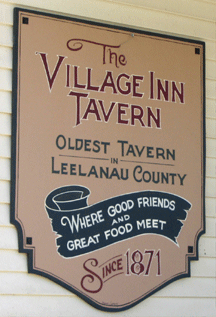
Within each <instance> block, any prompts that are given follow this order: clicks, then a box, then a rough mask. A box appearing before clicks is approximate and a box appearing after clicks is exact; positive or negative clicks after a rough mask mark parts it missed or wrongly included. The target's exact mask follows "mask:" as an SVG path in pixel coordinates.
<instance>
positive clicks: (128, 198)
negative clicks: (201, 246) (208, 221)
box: [11, 9, 205, 311]
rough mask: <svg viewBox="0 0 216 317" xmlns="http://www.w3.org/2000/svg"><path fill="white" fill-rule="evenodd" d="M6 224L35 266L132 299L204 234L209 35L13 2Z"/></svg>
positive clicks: (186, 268) (71, 284)
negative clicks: (175, 33)
mask: <svg viewBox="0 0 216 317" xmlns="http://www.w3.org/2000/svg"><path fill="white" fill-rule="evenodd" d="M14 39H15V43H14V69H13V71H14V72H13V132H12V190H11V222H12V223H13V224H15V225H16V227H17V229H18V233H19V249H20V252H26V253H28V255H29V260H28V261H29V272H31V273H36V274H39V275H42V276H45V277H48V278H50V279H51V280H53V281H55V282H57V283H59V284H60V285H62V286H63V287H65V288H67V289H68V290H70V291H72V292H74V293H75V294H77V295H78V296H80V297H81V298H83V299H84V300H85V301H87V302H89V303H90V304H91V305H93V306H94V307H96V308H99V309H101V310H105V311H121V310H125V309H128V308H130V307H132V306H134V305H135V304H137V303H139V302H140V301H142V300H143V299H145V298H147V297H148V296H150V295H151V294H153V293H155V292H156V291H157V290H159V289H161V288H163V287H164V286H166V285H168V284H169V283H171V282H174V281H175V280H177V279H179V278H182V277H186V276H190V260H197V259H198V238H199V237H200V235H201V234H203V233H204V157H205V156H204V119H203V118H204V43H203V42H200V41H194V40H188V39H181V38H177V37H171V36H165V35H160V34H154V33H148V32H145V31H142V30H132V29H129V28H124V27H117V26H110V25H105V24H100V23H94V22H89V21H83V20H82V21H81V20H78V19H74V18H73V19H72V18H68V17H61V16H55V15H51V14H45V13H39V12H33V11H28V10H23V9H15V20H14Z"/></svg>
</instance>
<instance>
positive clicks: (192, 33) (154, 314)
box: [0, 0, 216, 317]
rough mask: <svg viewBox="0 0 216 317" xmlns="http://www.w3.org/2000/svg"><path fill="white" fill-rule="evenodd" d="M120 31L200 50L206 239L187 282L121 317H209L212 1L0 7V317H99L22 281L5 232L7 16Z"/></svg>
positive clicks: (13, 242)
mask: <svg viewBox="0 0 216 317" xmlns="http://www.w3.org/2000/svg"><path fill="white" fill-rule="evenodd" d="M14 7H24V8H28V9H35V8H36V7H37V8H38V10H39V11H44V10H45V11H47V12H50V13H54V14H60V15H61V14H62V15H69V16H78V17H81V18H83V19H85V18H87V19H93V20H95V21H102V22H103V21H104V22H108V23H110V24H121V25H125V26H129V27H130V26H131V27H135V28H138V29H143V30H150V31H156V32H159V33H165V34H173V35H177V36H180V37H185V38H191V39H197V40H201V41H204V42H205V43H206V208H205V209H206V233H205V235H203V236H202V237H201V238H200V240H199V261H191V278H185V279H180V280H178V281H175V282H174V283H172V284H170V285H168V286H167V287H165V288H164V289H162V290H160V291H159V292H157V293H155V294H154V295H153V296H151V297H150V298H148V299H146V300H145V301H144V302H142V303H140V304H139V305H137V306H135V307H133V308H132V309H130V310H128V311H125V312H120V313H116V314H115V315H116V316H121V317H123V316H124V317H129V316H130V317H133V316H134V317H135V316H136V317H143V316H147V317H159V316H161V317H162V316H163V317H165V316H166V317H215V316H216V302H215V298H216V290H215V287H216V283H215V280H216V264H215V263H216V33H215V28H216V1H215V0H175V1H173V0H160V1H158V0H145V1H144V0H114V1H113V0H79V1H77V0H65V1H59V0H45V1H44V0H37V1H35V0H0V317H12V316H13V317H60V316H62V317H63V316H64V317H67V316H70V317H75V316H79V317H80V316H83V317H87V316H88V317H100V316H103V317H106V316H111V315H113V313H112V314H110V313H107V312H101V311H99V310H96V309H95V308H93V307H91V306H90V305H88V304H86V303H85V302H84V301H82V300H81V299H80V298H79V297H77V296H75V295H73V294H72V293H70V292H69V291H67V290H66V289H64V288H63V287H61V286H59V285H57V284H55V283H54V282H52V281H50V280H49V279H47V278H44V277H41V276H38V275H35V274H29V273H27V270H28V269H27V255H26V254H23V253H19V252H18V232H17V230H16V228H15V227H14V226H13V225H12V224H10V156H11V111H12V110H11V109H12V107H11V100H12V47H13V8H14Z"/></svg>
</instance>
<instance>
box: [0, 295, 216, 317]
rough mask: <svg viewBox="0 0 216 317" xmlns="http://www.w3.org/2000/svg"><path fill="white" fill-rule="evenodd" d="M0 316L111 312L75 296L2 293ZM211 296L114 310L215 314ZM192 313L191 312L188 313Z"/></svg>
mask: <svg viewBox="0 0 216 317" xmlns="http://www.w3.org/2000/svg"><path fill="white" fill-rule="evenodd" d="M0 307H1V317H7V316H16V317H28V316H31V317H48V316H57V315H56V313H57V312H59V314H58V316H61V317H71V316H75V317H80V316H88V317H95V316H98V317H110V316H113V313H112V314H110V313H107V312H101V311H98V310H96V309H95V308H93V307H90V306H89V305H88V304H86V303H85V302H84V301H82V300H81V299H79V297H76V296H29V295H28V296H16V295H15V296H13V295H11V296H2V297H0ZM214 307H215V300H214V298H193V299H191V298H181V297H179V298H171V299H170V298H156V297H150V298H148V299H146V300H145V305H143V304H140V305H138V306H136V307H133V308H131V309H130V310H128V311H126V312H121V313H115V316H121V317H122V316H124V317H137V316H147V317H155V316H158V317H164V316H167V317H173V316H176V317H192V316H197V317H215V315H214V313H212V312H214ZM191 312H193V314H191Z"/></svg>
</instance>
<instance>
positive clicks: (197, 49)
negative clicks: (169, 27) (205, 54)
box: [195, 47, 200, 55]
mask: <svg viewBox="0 0 216 317" xmlns="http://www.w3.org/2000/svg"><path fill="white" fill-rule="evenodd" d="M195 54H197V55H200V49H199V48H198V47H196V48H195Z"/></svg>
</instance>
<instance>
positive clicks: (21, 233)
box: [10, 7, 206, 312]
mask: <svg viewBox="0 0 216 317" xmlns="http://www.w3.org/2000/svg"><path fill="white" fill-rule="evenodd" d="M20 12H23V13H24V14H25V13H30V14H35V15H38V16H48V17H52V18H55V19H64V20H68V21H74V22H79V23H85V24H90V25H95V26H100V27H106V28H110V29H117V30H122V31H128V32H132V33H133V32H136V33H139V34H145V35H149V36H154V37H158V38H166V39H171V40H177V41H181V42H187V43H193V44H197V45H201V46H202V47H203V78H202V81H203V92H202V93H203V143H202V144H203V162H202V163H203V166H202V171H203V183H202V196H203V202H202V204H203V230H202V231H200V232H199V234H198V236H197V238H196V256H189V255H187V254H186V256H185V257H186V258H187V259H186V261H187V263H188V272H187V273H180V274H177V275H176V276H175V277H173V278H172V279H170V280H168V281H167V282H165V283H163V284H162V285H160V286H158V287H157V288H156V289H154V290H151V291H150V292H149V293H148V294H147V295H145V296H141V297H140V298H139V299H137V300H136V301H134V302H129V303H127V304H125V305H122V306H119V308H113V307H112V305H110V306H107V305H101V304H100V303H98V302H96V301H93V300H92V299H91V298H89V297H88V296H87V295H85V294H82V293H81V292H80V291H78V290H77V289H75V288H73V287H71V286H69V285H68V284H67V283H66V282H64V281H61V280H59V279H58V278H57V277H55V276H54V275H53V276H52V275H50V273H46V272H45V271H41V270H39V269H37V268H35V266H34V247H31V243H32V241H31V238H26V244H27V245H29V248H28V249H26V248H24V244H25V243H24V237H25V233H24V228H22V226H21V225H20V223H19V222H18V221H17V220H16V200H15V194H16V152H17V141H16V137H17V93H18V49H19V45H18V35H19V23H21V21H19V13H20ZM26 22H27V21H26ZM26 22H25V21H23V23H26ZM205 87H206V86H205V42H203V41H200V40H195V39H191V38H183V37H178V36H175V35H171V34H164V33H156V32H152V31H149V30H143V29H140V28H130V27H127V26H122V25H117V24H109V23H102V22H99V21H93V20H86V19H81V18H77V17H69V16H64V15H56V14H53V13H48V12H40V11H34V10H28V9H23V8H19V7H16V8H14V24H13V77H12V136H11V138H12V141H11V188H10V222H11V224H13V225H14V226H15V227H16V229H17V231H18V241H19V243H18V246H19V252H20V253H26V254H27V256H28V272H29V273H34V274H38V275H40V276H44V277H46V278H48V279H50V280H52V281H54V282H55V283H57V284H59V285H61V286H63V287H64V288H66V289H68V290H69V291H71V292H73V293H74V294H76V295H77V296H79V297H80V298H82V299H83V300H84V301H86V302H87V303H89V304H90V305H92V306H93V307H95V308H97V309H100V310H102V311H108V312H120V311H124V310H126V309H129V308H131V307H133V306H135V305H137V304H138V303H140V302H142V301H143V300H144V299H146V298H148V297H149V296H151V295H153V294H154V293H155V292H157V291H159V290H160V289H162V288H164V287H166V286H167V285H169V284H170V283H172V282H174V281H176V280H178V279H180V278H184V277H190V276H191V270H190V262H191V260H198V242H199V238H200V237H201V235H203V234H204V233H205V186H206V184H205V176H206V126H205V99H206V95H205V91H206V88H205ZM192 249H193V247H192ZM192 249H190V247H188V253H193V250H192Z"/></svg>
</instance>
